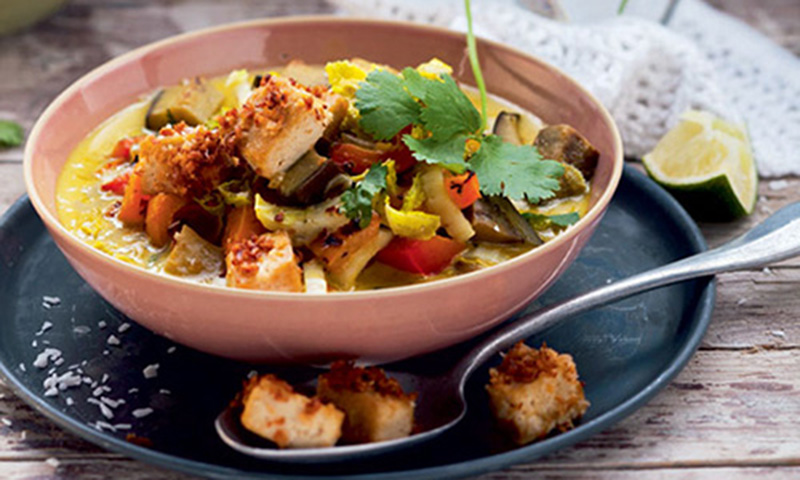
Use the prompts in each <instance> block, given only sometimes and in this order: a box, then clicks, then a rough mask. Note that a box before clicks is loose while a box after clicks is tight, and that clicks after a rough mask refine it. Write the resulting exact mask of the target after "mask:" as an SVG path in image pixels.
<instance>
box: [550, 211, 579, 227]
mask: <svg viewBox="0 0 800 480" xmlns="http://www.w3.org/2000/svg"><path fill="white" fill-rule="evenodd" d="M580 219H581V215H580V214H579V213H578V212H570V213H563V214H561V215H550V221H551V222H553V225H557V226H559V227H568V226H570V225H572V224H573V223H575V222H577V221H578V220H580Z"/></svg>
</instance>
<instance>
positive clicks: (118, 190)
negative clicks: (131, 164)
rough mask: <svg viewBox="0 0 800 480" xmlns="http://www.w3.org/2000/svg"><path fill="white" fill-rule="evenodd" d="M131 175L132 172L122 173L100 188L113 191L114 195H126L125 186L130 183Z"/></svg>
mask: <svg viewBox="0 0 800 480" xmlns="http://www.w3.org/2000/svg"><path fill="white" fill-rule="evenodd" d="M130 177H131V172H125V173H122V174H120V175H118V176H116V177H114V178H113V179H112V180H109V181H107V182H106V183H104V184H102V185H100V190H102V191H104V192H112V193H113V194H114V195H124V194H125V186H126V185H127V184H128V181H129V180H130Z"/></svg>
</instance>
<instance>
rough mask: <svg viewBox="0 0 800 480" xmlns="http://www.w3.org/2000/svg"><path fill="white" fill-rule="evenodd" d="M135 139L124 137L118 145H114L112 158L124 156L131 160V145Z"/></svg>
mask: <svg viewBox="0 0 800 480" xmlns="http://www.w3.org/2000/svg"><path fill="white" fill-rule="evenodd" d="M134 143H135V141H134V140H133V139H132V138H128V137H126V138H123V139H122V140H120V141H119V142H117V145H116V146H115V147H114V150H113V151H112V152H111V157H112V158H124V159H126V160H130V157H131V147H133V144H134Z"/></svg>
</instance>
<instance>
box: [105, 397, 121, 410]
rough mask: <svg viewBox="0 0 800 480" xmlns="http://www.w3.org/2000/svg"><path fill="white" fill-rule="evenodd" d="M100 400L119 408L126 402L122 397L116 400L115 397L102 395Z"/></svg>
mask: <svg viewBox="0 0 800 480" xmlns="http://www.w3.org/2000/svg"><path fill="white" fill-rule="evenodd" d="M100 401H101V402H103V403H105V404H106V405H108V406H109V407H111V408H117V407H119V406H120V405H122V404H124V403H125V400H123V399H121V398H118V399H116V400H114V399H112V398H108V397H100Z"/></svg>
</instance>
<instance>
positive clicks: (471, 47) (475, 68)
mask: <svg viewBox="0 0 800 480" xmlns="http://www.w3.org/2000/svg"><path fill="white" fill-rule="evenodd" d="M464 7H465V8H466V10H467V51H468V52H469V63H470V65H471V66H472V74H473V75H474V76H475V83H477V84H478V91H479V92H480V94H481V132H483V131H485V130H486V128H487V123H486V117H487V115H486V105H487V103H488V98H487V96H486V83H484V81H483V73H482V72H481V64H480V61H479V60H478V46H477V45H476V42H475V34H474V33H473V31H472V8H471V7H470V0H464Z"/></svg>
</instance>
